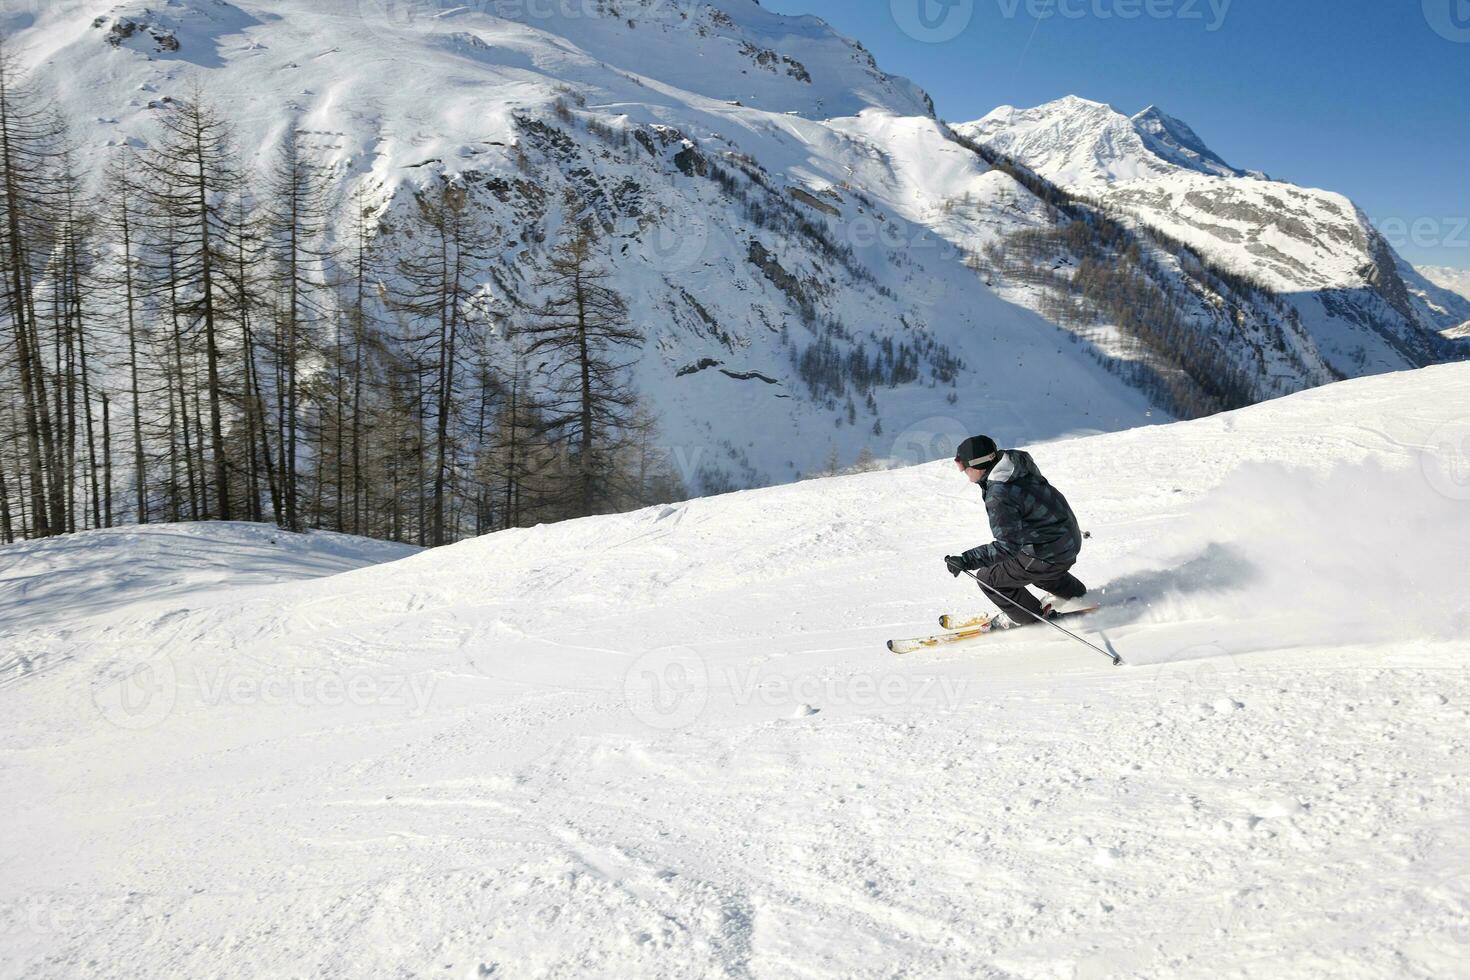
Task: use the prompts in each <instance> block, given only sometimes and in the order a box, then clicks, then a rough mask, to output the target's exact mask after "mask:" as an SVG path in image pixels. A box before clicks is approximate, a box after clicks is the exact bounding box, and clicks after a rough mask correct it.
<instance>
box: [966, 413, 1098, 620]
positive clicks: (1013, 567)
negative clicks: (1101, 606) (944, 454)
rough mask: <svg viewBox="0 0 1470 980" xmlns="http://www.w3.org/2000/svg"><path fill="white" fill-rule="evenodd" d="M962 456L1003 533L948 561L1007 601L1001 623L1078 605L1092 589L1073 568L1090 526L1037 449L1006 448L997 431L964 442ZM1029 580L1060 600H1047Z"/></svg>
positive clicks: (995, 528) (994, 529)
mask: <svg viewBox="0 0 1470 980" xmlns="http://www.w3.org/2000/svg"><path fill="white" fill-rule="evenodd" d="M954 461H955V466H957V467H958V468H959V470H960V472H962V473H964V474H965V476H966V477H967V478H968V479H969V481H970V482H971V483H978V484H979V485H980V490H981V492H982V493H983V494H984V495H985V510H986V512H987V513H988V515H989V517H990V531H991V534H992V535H994V537H995V540H994V541H993V542H991V543H990V544H982V545H980V546H979V547H977V548H971V549H970V550H969V551H966V552H964V553H963V554H960V555H948V556H946V557H945V559H944V567H945V568H946V569H948V570H949V573H950V574H951V575H954V576H956V577H958V576H959V575H960V573H961V572H974V573H975V574H976V578H978V579H979V580H980V582H981V584H982V585H984V586H986V589H985V592H986V594H987V595H988V596H989V597H990V598H991V599H992V600H994V602H995V604H996V605H997V606H999V607H1000V610H1001V615H1000V616H998V617H996V620H995V622H994V623H993V624H992V625H993V626H994V627H997V628H1000V629H1010V628H1011V627H1013V626H1028V625H1030V624H1032V623H1036V622H1039V621H1040V620H1041V619H1042V618H1043V617H1053V616H1058V615H1063V614H1065V613H1067V612H1068V611H1070V610H1071V609H1072V608H1073V604H1072V603H1070V602H1069V600H1075V599H1080V598H1081V597H1082V596H1084V595H1086V594H1087V586H1085V585H1083V584H1082V583H1081V582H1080V581H1078V580H1077V578H1076V577H1075V576H1074V575H1072V574H1071V568H1072V566H1073V565H1074V564H1076V563H1077V555H1078V553H1079V552H1080V551H1081V550H1082V530H1081V528H1080V527H1078V525H1077V518H1076V516H1075V515H1074V514H1073V513H1072V508H1071V506H1069V505H1068V503H1067V498H1066V497H1063V496H1062V494H1061V492H1060V491H1059V490H1057V489H1056V488H1055V487H1053V486H1052V485H1051V484H1050V483H1048V482H1047V480H1046V477H1044V476H1042V475H1041V471H1040V470H1039V469H1037V468H1036V462H1035V461H1034V460H1032V458H1031V455H1030V454H1029V453H1024V452H1021V451H1020V450H1018V449H1009V450H1005V451H1002V450H1001V449H999V448H998V447H997V446H996V444H995V440H993V439H991V438H990V437H989V436H971V437H970V438H969V439H966V440H965V441H964V442H962V443H960V446H959V449H958V450H957V451H956V452H955V460H954ZM1028 585H1034V586H1036V587H1037V588H1039V589H1041V590H1043V591H1045V592H1049V593H1051V595H1052V596H1055V597H1056V599H1054V600H1048V601H1047V602H1046V603H1045V604H1043V603H1042V602H1041V601H1040V600H1038V599H1037V598H1036V596H1035V595H1033V594H1032V593H1031V592H1030V590H1029V589H1027V586H1028ZM1076 605H1085V604H1083V603H1078V604H1076Z"/></svg>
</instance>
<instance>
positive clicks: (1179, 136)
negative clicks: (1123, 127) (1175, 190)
mask: <svg viewBox="0 0 1470 980" xmlns="http://www.w3.org/2000/svg"><path fill="white" fill-rule="evenodd" d="M1132 122H1133V128H1134V129H1135V130H1136V131H1137V132H1138V134H1139V135H1140V136H1141V137H1143V140H1144V143H1145V144H1146V145H1147V146H1148V147H1149V149H1151V150H1153V152H1154V153H1156V154H1157V155H1159V156H1160V157H1163V158H1164V159H1167V160H1172V161H1173V162H1175V163H1177V164H1179V166H1182V167H1188V168H1190V169H1192V170H1198V171H1200V172H1201V173H1207V174H1208V173H1213V174H1218V175H1219V176H1222V177H1227V176H1228V177H1245V176H1257V177H1261V178H1263V179H1264V178H1265V175H1264V174H1258V173H1253V172H1249V171H1244V170H1237V169H1236V168H1235V167H1232V166H1230V164H1228V163H1226V162H1225V161H1224V160H1223V159H1221V158H1220V156H1219V154H1217V153H1215V151H1214V150H1211V149H1210V148H1209V147H1208V146H1206V145H1205V141H1204V140H1202V139H1200V138H1199V136H1198V134H1196V133H1195V131H1194V130H1193V129H1191V128H1190V127H1189V124H1187V123H1185V122H1184V121H1183V120H1180V119H1176V118H1175V117H1173V116H1171V115H1169V114H1168V113H1166V112H1164V111H1163V110H1162V109H1160V108H1159V107H1158V106H1149V107H1148V108H1147V109H1144V110H1143V111H1142V112H1140V113H1139V114H1138V115H1136V116H1134V117H1133V119H1132Z"/></svg>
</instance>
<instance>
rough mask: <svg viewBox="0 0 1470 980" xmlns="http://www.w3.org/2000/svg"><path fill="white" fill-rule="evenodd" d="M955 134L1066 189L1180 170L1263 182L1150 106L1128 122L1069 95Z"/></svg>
mask: <svg viewBox="0 0 1470 980" xmlns="http://www.w3.org/2000/svg"><path fill="white" fill-rule="evenodd" d="M956 128H957V129H958V130H959V131H960V132H961V133H962V134H964V135H965V136H968V137H970V138H971V139H974V140H977V141H979V142H981V143H986V144H988V145H990V146H993V147H994V148H995V149H997V150H999V151H1000V152H1002V153H1004V154H1006V155H1007V156H1010V157H1014V158H1016V159H1018V160H1022V161H1024V162H1026V163H1027V164H1028V165H1030V166H1031V167H1032V169H1034V170H1036V171H1037V172H1038V173H1040V174H1042V175H1043V176H1045V177H1047V178H1049V179H1051V180H1053V181H1056V182H1057V183H1060V184H1062V185H1064V186H1076V185H1090V186H1094V187H1099V186H1103V185H1107V184H1112V183H1116V182H1119V181H1126V180H1134V179H1138V178H1148V177H1158V176H1163V175H1165V174H1168V173H1172V172H1176V171H1180V170H1187V171H1193V172H1195V173H1201V174H1205V175H1207V176H1215V177H1246V176H1262V177H1263V176H1264V175H1257V174H1254V173H1252V172H1249V171H1245V170H1239V169H1237V168H1235V167H1232V166H1231V165H1230V164H1228V163H1226V162H1225V161H1224V160H1223V159H1222V158H1221V157H1220V156H1219V154H1217V153H1215V152H1214V151H1213V150H1211V149H1210V148H1209V146H1207V145H1206V144H1205V142H1204V141H1203V140H1202V139H1200V137H1199V135H1198V134H1196V133H1195V131H1194V130H1193V129H1192V128H1191V127H1190V126H1189V125H1188V124H1186V123H1184V122H1183V121H1181V120H1179V119H1176V118H1175V117H1173V116H1171V115H1168V114H1167V113H1165V112H1163V111H1162V110H1160V109H1159V108H1158V107H1156V106H1149V107H1148V108H1147V109H1144V110H1143V111H1142V112H1140V113H1138V114H1137V115H1135V116H1131V117H1130V116H1127V115H1124V114H1123V113H1122V112H1120V111H1118V110H1117V109H1116V108H1114V107H1113V106H1111V105H1108V104H1106V103H1103V102H1094V101H1092V100H1091V99H1084V98H1082V97H1080V96H1076V95H1068V96H1065V97H1063V98H1060V99H1057V100H1056V101H1054V102H1048V103H1046V104H1045V105H1041V106H1037V107H1036V108H1034V109H1018V108H1016V107H1015V106H1002V107H1001V108H999V109H996V110H995V111H993V112H991V113H990V114H989V115H987V116H985V117H984V118H983V119H980V120H978V121H977V122H973V123H965V124H962V125H960V126H958V127H956Z"/></svg>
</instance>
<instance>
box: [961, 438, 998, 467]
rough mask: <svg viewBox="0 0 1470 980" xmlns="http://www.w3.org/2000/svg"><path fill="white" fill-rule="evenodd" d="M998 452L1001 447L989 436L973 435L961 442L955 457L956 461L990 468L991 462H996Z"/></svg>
mask: <svg viewBox="0 0 1470 980" xmlns="http://www.w3.org/2000/svg"><path fill="white" fill-rule="evenodd" d="M998 452H1000V448H999V447H998V446H996V444H995V440H994V439H992V438H990V437H989V436H971V437H970V438H968V439H966V440H965V441H964V442H962V443H960V448H958V449H956V450H955V452H954V458H955V461H956V462H960V463H964V464H965V465H966V466H975V467H978V468H980V469H988V468H989V464H991V463H994V462H995V455H996V453H998Z"/></svg>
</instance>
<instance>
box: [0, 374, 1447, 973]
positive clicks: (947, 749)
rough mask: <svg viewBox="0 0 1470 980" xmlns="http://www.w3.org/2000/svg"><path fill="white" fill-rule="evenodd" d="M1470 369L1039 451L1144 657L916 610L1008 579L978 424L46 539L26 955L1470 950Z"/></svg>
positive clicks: (1036, 969) (1282, 960)
mask: <svg viewBox="0 0 1470 980" xmlns="http://www.w3.org/2000/svg"><path fill="white" fill-rule="evenodd" d="M1467 380H1470V373H1467V371H1466V369H1465V367H1463V366H1448V367H1442V368H1433V369H1429V370H1426V371H1421V372H1416V373H1413V374H1402V375H1395V376H1389V377H1384V378H1377V379H1370V380H1366V381H1358V382H1350V383H1346V384H1342V385H1335V386H1332V387H1330V388H1327V389H1321V390H1317V391H1313V392H1309V393H1306V394H1303V395H1299V396H1294V397H1292V398H1289V399H1284V400H1281V401H1278V402H1274V403H1270V404H1267V405H1262V406H1257V407H1255V408H1252V409H1248V410H1245V411H1243V412H1239V413H1236V414H1234V415H1230V416H1222V417H1218V418H1214V419H1208V420H1203V421H1200V422H1193V423H1185V424H1179V425H1173V426H1168V427H1161V428H1153V429H1147V430H1136V431H1132V432H1124V433H1118V434H1113V435H1105V436H1096V437H1091V438H1088V439H1080V440H1074V441H1069V442H1061V443H1053V444H1049V445H1043V446H1037V447H1032V449H1033V451H1034V453H1035V455H1036V456H1037V459H1038V462H1039V463H1040V465H1041V466H1042V468H1043V470H1044V472H1046V473H1047V475H1048V476H1049V477H1050V478H1051V479H1052V480H1053V482H1055V483H1056V484H1057V485H1058V486H1060V487H1061V488H1062V489H1063V490H1064V491H1065V492H1066V493H1068V495H1069V496H1070V497H1071V498H1072V500H1073V502H1074V504H1076V505H1077V508H1078V510H1079V513H1080V514H1081V516H1082V518H1083V521H1084V524H1085V525H1086V526H1087V527H1088V528H1090V529H1091V530H1092V531H1093V533H1094V537H1093V539H1092V541H1091V542H1090V543H1089V547H1088V550H1087V552H1086V553H1085V555H1084V560H1083V562H1082V564H1081V565H1080V566H1079V569H1078V572H1079V574H1080V575H1081V576H1082V577H1083V578H1084V580H1086V581H1088V582H1089V584H1091V585H1093V586H1094V587H1097V588H1101V587H1103V586H1109V592H1108V596H1107V598H1108V599H1109V600H1111V601H1110V603H1109V605H1108V608H1106V609H1105V610H1104V611H1103V612H1102V613H1100V614H1098V615H1097V616H1095V617H1092V618H1090V619H1088V620H1087V621H1085V622H1084V623H1083V624H1082V626H1081V628H1082V629H1083V630H1084V631H1085V632H1087V633H1088V634H1089V635H1092V636H1094V637H1097V636H1099V635H1100V634H1101V635H1103V636H1106V638H1107V639H1109V640H1111V641H1112V642H1113V643H1115V644H1116V646H1117V647H1118V649H1119V650H1120V651H1121V652H1123V653H1124V655H1125V656H1126V657H1128V658H1129V660H1130V663H1131V664H1133V666H1130V667H1128V668H1126V669H1114V668H1112V667H1109V666H1108V665H1107V663H1106V661H1104V660H1103V659H1102V658H1101V657H1098V656H1096V655H1095V654H1093V653H1090V652H1089V651H1087V650H1085V649H1082V648H1081V647H1078V646H1075V645H1073V644H1070V643H1068V642H1066V641H1065V640H1064V639H1062V638H1060V637H1059V636H1057V635H1055V634H1050V635H1048V634H1047V633H1039V632H1037V631H1027V632H1021V633H1014V634H1007V635H1003V636H998V637H991V638H987V639H985V640H982V641H980V642H979V643H977V644H974V645H972V646H970V647H968V648H957V649H950V650H943V651H936V652H932V653H921V654H914V655H911V656H909V657H904V658H898V657H893V656H892V655H890V654H888V653H887V652H886V651H885V650H884V649H883V646H882V641H883V640H884V639H886V638H888V637H891V636H908V635H919V634H921V633H925V632H932V631H933V625H934V617H936V616H937V615H938V614H939V613H940V612H944V611H954V612H966V611H971V610H974V611H979V610H980V609H983V608H985V607H984V604H983V603H981V602H980V600H979V599H978V598H977V597H975V596H974V595H973V594H972V593H971V592H970V591H968V590H966V589H964V588H963V587H962V586H960V585H956V584H955V583H953V582H952V581H951V580H950V579H949V577H948V576H947V575H945V574H944V572H943V570H942V568H941V567H940V564H939V557H940V556H941V555H943V554H945V553H946V552H947V551H952V550H953V549H954V548H956V547H961V546H969V545H972V544H974V543H976V542H978V541H979V540H981V539H983V537H984V515H983V507H982V505H981V502H980V500H979V497H978V495H977V494H976V493H975V492H974V491H973V490H968V489H967V488H966V487H965V486H964V485H963V484H962V483H959V482H958V481H957V478H956V476H955V474H954V473H953V471H952V468H951V467H950V466H949V464H948V463H944V462H941V463H936V464H931V465H928V466H923V467H917V468H913V469H907V470H898V471H891V472H885V473H875V474H867V475H862V476H855V477H846V478H840V479H834V480H823V481H814V482H808V483H803V484H797V485H794V486H789V487H779V488H773V489H769V490H763V491H752V492H747V493H741V494H735V495H730V496H726V497H719V498H708V499H703V500H696V501H690V502H687V503H682V504H677V505H672V506H671V507H656V508H651V509H649V510H645V511H641V512H638V513H634V514H628V515H622V516H617V517H608V518H595V519H591V520H586V521H577V522H570V523H566V524H561V525H555V526H548V527H540V528H535V529H531V530H520V531H513V532H508V533H505V534H499V535H495V536H492V537H488V538H483V539H479V540H475V541H470V542H466V543H464V544H461V545H458V546H455V547H452V548H448V549H442V550H439V551H435V552H432V553H423V554H417V555H414V554H411V549H396V550H395V549H393V548H392V547H391V546H386V545H381V544H375V543H367V542H354V541H352V539H344V538H340V537H336V536H325V535H311V536H305V537H298V536H292V535H283V534H281V533H280V532H276V531H273V530H271V529H262V528H251V527H245V526H242V525H220V526H193V527H182V526H165V527H155V528H134V529H128V530H126V531H119V532H91V533H88V534H83V535H77V536H74V537H71V538H66V539H61V540H58V541H51V542H40V543H27V544H21V545H16V546H12V547H9V548H4V549H0V649H3V653H0V664H3V666H4V670H5V676H4V678H3V683H0V703H3V705H4V713H5V717H6V719H7V729H6V730H7V735H8V737H7V739H6V741H5V743H4V746H3V751H0V779H3V785H4V787H5V794H4V795H5V799H6V800H7V806H6V816H7V825H8V828H7V834H6V835H5V837H4V842H3V845H0V868H3V874H0V974H4V975H7V976H26V977H47V976H75V975H77V974H85V975H88V976H133V975H139V974H149V975H174V976H258V975H303V976H318V975H333V976H379V975H398V976H419V975H429V974H432V975H436V976H456V977H480V976H514V977H520V976H558V977H559V976H668V977H685V976H718V977H745V976H770V977H785V976H810V977H816V976H872V977H878V976H883V977H891V976H916V977H917V976H977V977H1089V978H1090V977H1098V978H1101V977H1113V976H1140V977H1173V976H1178V977H1198V976H1224V977H1260V976H1272V977H1297V976H1300V977H1318V976H1334V977H1383V976H1409V977H1445V976H1453V975H1457V974H1460V975H1463V970H1464V966H1463V964H1464V963H1465V962H1466V956H1467V955H1470V821H1467V820H1466V819H1465V815H1466V811H1467V803H1470V763H1467V762H1466V760H1467V758H1470V745H1467V742H1470V683H1467V678H1466V671H1465V663H1466V655H1467V653H1470V644H1467V642H1466V641H1465V640H1464V639H1463V635H1464V631H1465V628H1466V627H1467V626H1470V602H1467V600H1466V598H1465V597H1466V596H1467V595H1470V578H1467V572H1466V570H1465V569H1464V568H1463V567H1462V566H1463V562H1462V558H1463V553H1464V548H1465V543H1466V542H1467V541H1470V533H1467V532H1470V511H1467V509H1466V508H1467V506H1470V504H1467V503H1466V501H1465V499H1463V498H1465V497H1470V492H1467V491H1466V488H1465V486H1464V485H1463V483H1454V482H1450V483H1446V482H1445V480H1446V479H1447V478H1448V477H1453V476H1455V475H1457V474H1458V476H1459V477H1460V478H1463V475H1464V470H1463V467H1464V465H1465V463H1466V460H1464V459H1463V458H1461V459H1458V460H1455V459H1453V458H1446V457H1444V456H1443V455H1440V454H1443V453H1444V452H1445V445H1444V444H1443V443H1442V442H1437V441H1436V439H1437V437H1436V436H1435V433H1436V432H1437V431H1440V432H1442V431H1443V429H1442V427H1443V426H1445V425H1447V424H1448V425H1461V426H1463V425H1466V424H1470V423H1467V420H1470V386H1467V384H1466V381H1467ZM1457 431H1458V430H1457ZM1450 448H1451V449H1453V447H1450ZM1426 454H1428V455H1426ZM1456 463H1458V465H1459V466H1460V467H1461V469H1459V470H1456V469H1454V468H1453V467H1454V465H1455V464H1456ZM1435 467H1440V468H1439V469H1436V468H1435ZM392 558H400V560H397V561H393V562H392V563H391V564H375V565H374V564H372V563H375V562H385V561H388V560H389V559H392ZM1365 559H1368V560H1365ZM363 565H370V566H371V567H361V568H359V567H358V566H363ZM1128 596H1138V597H1139V601H1138V602H1134V603H1124V602H1122V601H1121V600H1122V599H1123V598H1126V597H1128ZM28 665H29V666H28ZM140 666H143V667H146V668H147V672H145V673H143V674H138V673H134V672H135V671H136V670H137V669H138V668H139V667H140ZM120 678H130V679H128V680H125V681H121V682H120V680H119V679H120ZM125 695H126V696H127V699H126V700H125V699H124V696H125Z"/></svg>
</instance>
